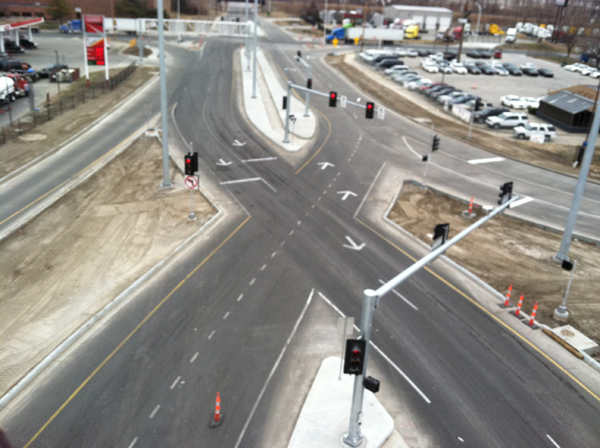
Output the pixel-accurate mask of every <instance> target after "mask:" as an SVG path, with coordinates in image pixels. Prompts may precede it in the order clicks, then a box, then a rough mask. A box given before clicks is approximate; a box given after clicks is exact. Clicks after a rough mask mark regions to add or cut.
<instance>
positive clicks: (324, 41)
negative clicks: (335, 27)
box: [323, 0, 329, 46]
mask: <svg viewBox="0 0 600 448" xmlns="http://www.w3.org/2000/svg"><path fill="white" fill-rule="evenodd" d="M328 23H329V11H328V10H327V0H325V24H324V25H323V46H325V44H327V40H326V39H327V24H328Z"/></svg>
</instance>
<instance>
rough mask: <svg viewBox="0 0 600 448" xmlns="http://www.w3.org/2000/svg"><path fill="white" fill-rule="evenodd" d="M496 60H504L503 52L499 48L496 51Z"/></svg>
mask: <svg viewBox="0 0 600 448" xmlns="http://www.w3.org/2000/svg"><path fill="white" fill-rule="evenodd" d="M494 59H502V50H500V49H499V48H498V49H496V50H494Z"/></svg>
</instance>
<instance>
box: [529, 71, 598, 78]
mask: <svg viewBox="0 0 600 448" xmlns="http://www.w3.org/2000/svg"><path fill="white" fill-rule="evenodd" d="M540 75H541V73H540ZM542 76H543V75H542ZM590 78H594V79H598V78H600V70H599V71H597V72H594V73H591V74H590Z"/></svg>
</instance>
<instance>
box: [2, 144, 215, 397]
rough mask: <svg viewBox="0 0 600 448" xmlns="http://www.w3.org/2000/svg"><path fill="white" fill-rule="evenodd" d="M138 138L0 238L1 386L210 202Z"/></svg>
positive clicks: (168, 249)
mask: <svg viewBox="0 0 600 448" xmlns="http://www.w3.org/2000/svg"><path fill="white" fill-rule="evenodd" d="M161 167H162V162H161V145H160V143H159V142H158V141H156V140H155V139H149V138H147V137H140V138H139V139H138V140H137V141H136V142H134V144H133V145H132V146H131V147H130V148H128V149H127V150H126V151H125V152H124V153H123V154H121V155H120V156H118V157H117V158H115V160H113V161H112V162H111V163H110V164H109V165H107V166H106V167H105V168H104V169H103V170H102V171H100V172H99V173H97V174H96V175H94V176H93V177H91V178H90V179H89V180H88V181H86V182H85V183H84V184H83V185H81V186H79V187H78V188H76V189H75V190H73V191H71V192H70V193H68V194H67V195H66V196H64V197H63V198H62V199H60V200H59V201H58V202H57V203H56V204H55V205H54V206H53V207H51V208H50V209H48V210H47V211H45V212H44V213H43V214H42V215H40V216H39V217H38V218H36V219H35V220H34V221H32V222H31V223H29V224H28V225H26V226H25V227H23V228H22V229H21V230H19V231H18V232H16V233H15V234H13V235H12V236H11V237H9V238H8V239H6V240H5V241H3V242H2V243H0V266H2V269H1V270H0V282H1V283H2V285H4V286H3V287H2V288H1V290H0V340H1V341H2V344H0V395H2V394H3V393H4V392H5V391H6V390H8V389H9V388H10V387H11V385H13V384H14V383H15V382H16V381H18V380H19V379H20V378H21V377H23V375H24V374H26V373H27V371H29V370H30V368H31V367H32V366H33V365H35V364H36V363H37V362H39V361H40V360H41V359H42V358H43V357H44V356H45V355H47V354H48V353H49V352H50V351H51V350H52V349H53V348H54V347H55V346H57V345H58V344H59V343H60V342H61V341H62V340H64V339H65V338H66V337H67V336H68V335H70V334H71V333H72V332H73V331H74V330H75V329H77V328H78V327H79V326H80V325H81V324H82V323H84V322H85V321H86V320H88V319H89V318H90V317H91V316H92V315H93V314H94V313H96V312H97V311H98V310H100V309H101V308H102V307H103V306H104V305H106V304H107V303H108V302H110V301H111V300H112V299H113V298H115V297H116V296H117V295H118V294H119V293H121V292H122V291H123V290H124V289H126V288H127V287H128V286H129V285H130V284H131V283H132V282H133V281H135V280H136V279H137V278H139V277H140V276H141V275H143V274H144V273H145V272H147V271H148V270H149V269H150V268H151V267H152V266H154V265H155V264H156V263H158V262H159V261H160V260H163V259H164V258H165V257H167V256H169V255H171V254H172V253H173V251H174V249H175V248H176V247H177V246H179V245H180V244H181V243H182V242H183V241H184V240H185V239H186V238H188V237H189V236H190V235H192V234H193V233H195V232H196V231H198V229H200V227H201V226H202V225H203V224H204V223H206V222H207V221H208V220H209V219H210V218H211V217H212V216H214V215H215V213H216V211H215V210H214V209H213V207H212V206H211V205H210V204H209V203H208V202H207V201H206V200H205V199H204V197H203V196H200V195H199V194H198V193H196V198H195V200H194V208H195V212H196V215H197V216H198V220H197V221H195V222H188V221H187V216H188V213H189V206H190V194H189V190H187V189H186V188H184V186H183V179H182V176H181V174H180V173H179V172H178V171H177V170H175V169H172V170H171V179H172V180H173V182H174V184H175V188H174V189H172V190H159V188H158V187H159V185H160V183H161V180H162V168H161Z"/></svg>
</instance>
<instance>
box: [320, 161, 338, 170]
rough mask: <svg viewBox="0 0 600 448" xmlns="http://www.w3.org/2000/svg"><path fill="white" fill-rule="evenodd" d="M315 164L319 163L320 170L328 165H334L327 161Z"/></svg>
mask: <svg viewBox="0 0 600 448" xmlns="http://www.w3.org/2000/svg"><path fill="white" fill-rule="evenodd" d="M317 165H319V166H320V167H321V169H322V170H324V169H325V168H327V167H328V166H335V165H334V164H333V163H329V162H319V163H317Z"/></svg>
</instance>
